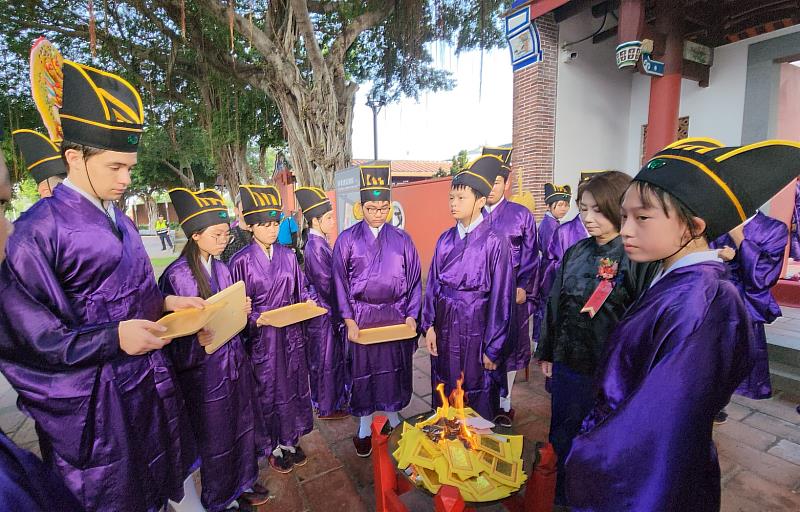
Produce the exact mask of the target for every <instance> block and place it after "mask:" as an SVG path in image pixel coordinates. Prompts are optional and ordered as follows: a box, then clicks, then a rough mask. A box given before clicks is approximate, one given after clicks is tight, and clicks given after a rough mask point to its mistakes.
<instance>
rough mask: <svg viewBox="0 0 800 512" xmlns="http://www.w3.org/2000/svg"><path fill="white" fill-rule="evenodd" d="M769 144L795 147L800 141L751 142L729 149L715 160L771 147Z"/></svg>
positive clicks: (797, 146)
mask: <svg viewBox="0 0 800 512" xmlns="http://www.w3.org/2000/svg"><path fill="white" fill-rule="evenodd" d="M769 146H791V147H794V148H800V142H795V141H791V140H779V139H774V140H764V141H761V142H756V143H754V144H749V145H747V146H742V147H740V148H736V149H734V150H732V151H728V152H727V153H725V154H722V155H720V156H718V157H717V158H715V159H714V160H715V161H717V162H724V161H725V160H727V159H728V158H732V157H734V156H736V155H740V154H742V153H746V152H747V151H750V150H753V149H759V148H764V147H769Z"/></svg>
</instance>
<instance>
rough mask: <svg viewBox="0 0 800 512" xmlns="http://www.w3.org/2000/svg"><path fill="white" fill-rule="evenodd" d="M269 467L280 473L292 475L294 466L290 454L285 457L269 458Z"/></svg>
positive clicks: (272, 456) (271, 456)
mask: <svg viewBox="0 0 800 512" xmlns="http://www.w3.org/2000/svg"><path fill="white" fill-rule="evenodd" d="M269 467H271V468H272V469H274V470H275V471H277V472H278V473H282V474H284V475H285V474H286V473H291V472H292V468H293V467H294V464H292V461H291V460H290V458H289V456H288V454H286V455H285V456H283V457H276V456H274V455H270V456H269Z"/></svg>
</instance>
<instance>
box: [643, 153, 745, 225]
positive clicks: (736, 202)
mask: <svg viewBox="0 0 800 512" xmlns="http://www.w3.org/2000/svg"><path fill="white" fill-rule="evenodd" d="M663 158H666V159H671V160H680V161H682V162H686V163H689V164H692V165H694V166H695V167H697V168H698V169H700V170H701V171H703V172H704V173H705V174H706V175H707V176H708V177H709V178H711V179H712V180H714V183H716V184H717V186H719V188H721V189H722V191H723V192H725V195H727V196H728V199H730V200H731V202H732V203H733V206H735V207H736V211H737V212H738V213H739V217H740V218H741V221H742V222H744V221H745V220H747V215H745V214H744V209H743V208H742V203H740V202H739V198H737V197H736V194H734V193H733V191H732V190H731V189H730V187H728V184H727V183H725V182H724V181H722V179H721V178H720V177H719V176H717V175H716V174H715V173H714V171H712V170H711V169H709V168H708V167H707V166H706V165H704V164H703V163H701V162H698V161H697V160H694V159H691V158H689V157H685V156H681V155H660V154H656V155H655V156H654V157H653V160H658V159H663Z"/></svg>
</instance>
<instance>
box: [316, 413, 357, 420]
mask: <svg viewBox="0 0 800 512" xmlns="http://www.w3.org/2000/svg"><path fill="white" fill-rule="evenodd" d="M349 417H350V414H348V413H347V411H336V412H332V413H331V414H328V415H326V416H319V419H321V420H343V419H345V418H349Z"/></svg>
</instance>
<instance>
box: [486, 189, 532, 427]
mask: <svg viewBox="0 0 800 512" xmlns="http://www.w3.org/2000/svg"><path fill="white" fill-rule="evenodd" d="M488 220H489V223H490V224H491V227H492V229H493V230H494V231H495V232H496V233H498V234H499V235H501V236H503V237H505V239H506V240H507V241H508V246H509V248H510V250H511V263H512V265H513V267H514V281H515V283H514V284H515V286H516V288H522V289H523V290H525V293H526V294H527V298H526V300H525V302H523V303H522V304H517V303H516V289H515V290H514V299H513V302H514V315H513V316H512V324H513V328H512V331H511V332H510V333H509V334H510V338H509V341H510V342H511V345H510V346H509V347H508V349H509V350H510V353H509V354H508V357H507V358H506V363H505V366H506V370H507V371H516V370H524V369H525V368H527V367H528V364H530V362H531V334H530V328H529V325H528V320H529V319H530V316H531V314H532V313H533V306H534V304H535V294H536V291H537V287H538V282H537V276H538V274H539V247H538V244H537V241H536V219H535V218H534V217H533V215H532V214H531V212H530V211H529V210H528V209H527V208H525V207H524V206H522V205H521V204H517V203H514V202H512V201H509V200H507V199H504V200H503V201H501V202H500V204H498V205H497V206H496V207H495V208H494V209H493V210H492V213H490V214H489V216H488ZM490 419H491V418H490Z"/></svg>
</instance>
